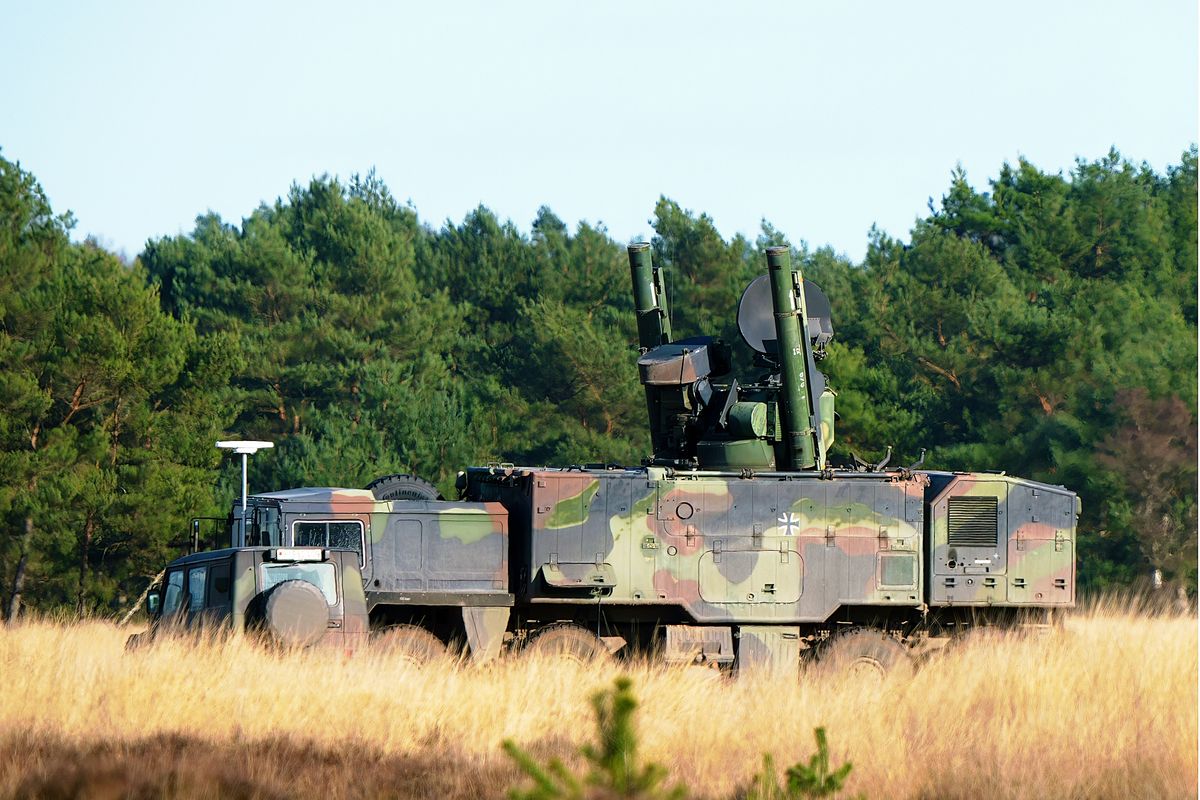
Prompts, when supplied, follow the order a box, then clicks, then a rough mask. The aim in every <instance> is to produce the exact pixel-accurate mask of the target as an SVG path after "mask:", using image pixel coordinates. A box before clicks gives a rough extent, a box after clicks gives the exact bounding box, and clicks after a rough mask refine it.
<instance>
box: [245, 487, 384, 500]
mask: <svg viewBox="0 0 1200 800" xmlns="http://www.w3.org/2000/svg"><path fill="white" fill-rule="evenodd" d="M253 497H258V498H263V499H266V500H291V501H303V502H307V503H329V502H335V501H336V502H339V503H344V502H347V501H351V502H363V503H374V502H375V495H374V494H373V493H372V492H371V490H369V489H345V488H339V487H336V486H301V487H299V488H296V489H284V490H283V491H281V492H263V493H261V494H256V495H253Z"/></svg>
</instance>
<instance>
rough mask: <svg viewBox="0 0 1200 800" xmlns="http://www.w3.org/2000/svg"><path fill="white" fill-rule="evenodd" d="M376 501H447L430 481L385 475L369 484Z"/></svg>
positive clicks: (408, 476) (414, 477) (406, 476)
mask: <svg viewBox="0 0 1200 800" xmlns="http://www.w3.org/2000/svg"><path fill="white" fill-rule="evenodd" d="M367 489H369V490H370V491H371V492H372V493H373V494H374V495H375V499H376V500H445V499H446V498H444V497H442V494H441V492H439V491H438V490H437V487H436V486H434V485H433V484H432V483H430V482H429V481H427V480H425V479H424V478H418V477H417V476H416V475H404V474H402V475H384V476H383V477H382V478H376V479H375V480H373V481H371V482H370V483H368V484H367Z"/></svg>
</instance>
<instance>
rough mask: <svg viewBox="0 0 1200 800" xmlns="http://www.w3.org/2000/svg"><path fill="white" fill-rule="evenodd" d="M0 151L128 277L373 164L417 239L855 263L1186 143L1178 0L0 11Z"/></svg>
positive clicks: (1191, 86) (1189, 21)
mask: <svg viewBox="0 0 1200 800" xmlns="http://www.w3.org/2000/svg"><path fill="white" fill-rule="evenodd" d="M0 19H2V20H3V36H2V37H0V41H2V42H3V44H0V90H2V92H3V96H2V98H3V99H2V102H0V153H2V154H3V156H4V157H5V158H7V159H9V160H12V161H19V162H20V163H21V165H22V166H23V167H24V168H25V169H27V170H29V171H31V172H33V173H34V174H35V175H36V176H37V177H38V178H39V180H40V181H41V183H42V185H43V187H44V188H45V190H46V192H47V194H48V195H49V197H50V199H51V202H52V203H53V205H54V207H55V209H56V210H58V211H66V210H71V211H72V212H73V213H74V214H75V216H76V218H77V220H78V225H77V228H76V235H77V236H78V237H80V238H82V237H83V236H86V235H94V236H96V237H97V238H98V239H100V241H102V242H103V243H105V244H106V245H108V246H110V247H112V248H114V249H117V250H124V251H125V252H126V253H127V254H128V255H130V256H133V255H136V254H137V253H138V252H140V251H141V249H142V246H143V245H144V243H145V241H146V240H147V239H148V238H152V237H158V236H163V235H173V234H176V233H180V232H189V231H190V230H191V229H192V227H193V222H194V219H195V217H196V216H197V215H198V214H201V213H203V212H205V211H206V210H209V209H211V210H213V211H216V212H217V213H219V214H220V215H221V216H222V217H224V218H225V219H226V220H227V221H232V222H235V223H237V222H240V221H241V219H242V218H243V217H245V216H246V215H248V214H250V213H251V212H252V211H253V210H254V208H256V207H257V206H258V205H259V203H261V202H263V201H267V202H270V201H273V200H274V199H275V198H276V197H278V196H280V195H282V194H285V193H286V192H287V190H288V187H289V186H290V185H291V184H292V183H294V182H297V181H299V182H305V181H307V180H308V179H309V178H310V177H311V176H313V175H315V174H322V173H330V174H335V175H339V176H342V177H348V176H349V175H351V174H353V173H355V172H360V173H365V172H367V171H368V170H370V169H371V168H375V170H376V171H377V173H378V175H379V176H380V177H381V178H383V180H384V181H385V182H386V183H387V185H388V186H389V187H390V188H391V190H392V192H393V193H394V194H395V195H396V196H397V197H398V198H399V199H400V200H402V201H404V200H409V201H411V202H412V203H413V205H415V206H416V208H417V211H418V212H419V214H420V216H421V218H422V220H423V221H425V222H426V223H428V224H432V225H433V226H434V227H439V226H441V225H442V224H443V223H444V222H445V221H446V220H447V219H449V220H455V221H457V220H461V219H462V217H463V215H464V214H466V213H467V212H468V211H470V210H471V209H472V208H474V207H475V206H476V205H478V204H480V203H482V204H484V205H486V206H488V207H489V208H491V209H492V210H493V211H495V212H496V213H497V214H498V215H500V216H501V217H502V218H509V219H512V220H513V221H514V222H515V223H516V224H517V225H518V227H520V228H521V229H522V230H524V231H528V228H529V223H530V222H531V221H532V219H533V217H534V215H535V213H536V211H537V208H538V207H539V206H541V205H548V206H550V207H551V208H552V209H553V210H554V211H555V213H557V214H558V215H559V216H560V217H562V218H563V219H564V220H566V221H567V222H568V223H569V224H571V225H574V224H575V223H576V222H578V221H579V220H581V219H586V220H588V221H590V222H593V223H603V224H604V225H605V226H606V227H607V228H608V231H609V233H610V234H611V235H612V236H613V237H614V238H616V239H618V240H622V241H624V240H628V239H632V238H637V237H641V236H645V235H648V234H649V232H650V226H649V225H648V224H647V220H648V219H649V218H650V217H651V215H652V213H653V209H654V203H655V201H656V200H657V198H658V197H659V195H660V194H661V195H666V196H668V197H670V198H672V199H674V200H676V201H678V202H679V203H680V204H682V205H683V206H684V207H686V208H690V209H693V210H695V211H697V212H699V211H704V212H707V213H709V214H710V215H711V216H712V217H713V218H714V220H715V221H716V224H717V226H718V228H719V230H720V231H721V232H722V233H723V234H725V235H726V236H727V237H728V236H729V235H732V234H733V233H735V232H742V233H745V234H747V235H749V236H751V237H753V236H754V235H755V234H756V233H757V232H758V230H759V222H760V220H761V219H763V218H766V219H768V220H770V221H771V222H772V223H773V224H774V225H775V226H776V227H777V228H779V229H780V230H782V231H783V232H784V233H786V234H787V235H788V236H789V237H790V238H791V239H792V240H793V241H799V240H805V241H807V242H808V243H809V244H810V245H811V246H820V245H824V244H830V245H832V246H833V247H834V248H835V249H836V250H838V251H841V252H844V253H846V254H847V255H849V256H850V257H852V258H854V259H859V258H861V257H862V255H863V252H864V250H865V247H866V242H867V233H868V230H869V228H870V226H871V225H872V224H877V225H878V226H879V227H880V228H882V229H883V230H885V231H887V232H888V233H890V234H892V235H896V236H901V237H906V236H907V233H908V231H909V229H910V227H911V225H912V223H913V221H914V219H915V218H917V217H918V216H920V215H922V214H923V213H924V211H925V207H926V202H927V200H928V198H929V197H931V196H932V197H934V198H935V199H938V198H940V197H941V195H942V194H943V193H944V191H945V190H946V188H947V186H948V183H949V177H950V172H951V170H952V169H953V168H954V166H955V164H956V163H961V164H962V165H963V167H964V168H965V169H966V170H967V174H968V178H969V179H970V180H971V182H972V183H973V184H975V185H976V186H979V187H986V181H987V179H988V178H989V177H992V176H994V175H995V174H996V173H997V171H998V170H999V168H1000V165H1001V164H1002V163H1003V162H1004V161H1006V160H1007V161H1010V162H1014V161H1015V160H1016V159H1017V158H1018V157H1020V156H1024V157H1026V158H1028V159H1029V160H1031V161H1032V162H1033V163H1034V164H1036V165H1037V166H1039V167H1040V168H1042V169H1045V170H1048V171H1058V170H1069V169H1070V168H1071V166H1072V165H1073V163H1074V160H1075V158H1076V157H1077V156H1081V157H1084V158H1088V159H1094V158H1098V157H1100V156H1102V155H1104V154H1105V153H1106V152H1107V151H1108V149H1109V147H1110V146H1114V145H1115V146H1116V147H1117V148H1118V149H1119V150H1120V151H1121V152H1122V154H1123V155H1125V156H1126V157H1128V158H1131V159H1133V160H1135V161H1143V160H1144V161H1147V162H1149V163H1150V164H1151V166H1153V167H1154V168H1155V169H1158V170H1162V169H1164V168H1165V167H1166V166H1167V165H1168V164H1172V163H1176V162H1178V160H1179V157H1180V154H1181V153H1182V151H1183V150H1184V149H1185V148H1186V147H1187V146H1188V145H1190V144H1191V143H1192V142H1194V141H1195V140H1196V139H1197V9H1196V2H1195V0H1162V1H1157V0H1140V1H1135V0H1128V1H1122V2H1086V3H1085V2H1053V1H1052V0H1037V1H1036V2H1028V1H1027V0H1018V1H1017V2H1004V3H998V2H996V3H987V4H983V3H967V2H962V1H961V0H956V1H955V2H927V3H899V2H828V0H826V1H825V2H819V3H817V2H812V3H801V2H759V3H728V2H726V3H705V2H697V1H696V0H692V2H655V3H650V2H592V3H576V2H565V1H564V2H525V3H517V2H513V3H498V2H479V3H474V2H471V3H467V2H438V3H430V2H426V3H421V4H416V3H382V2H381V3H369V2H356V3H305V2H279V3H252V2H223V1H221V2H212V1H211V0H210V1H209V2H203V3H174V2H160V1H159V2H106V3H85V2H78V3H62V2H22V3H15V2H11V0H0Z"/></svg>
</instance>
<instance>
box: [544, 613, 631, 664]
mask: <svg viewBox="0 0 1200 800" xmlns="http://www.w3.org/2000/svg"><path fill="white" fill-rule="evenodd" d="M522 653H525V654H528V655H530V656H533V657H535V658H559V659H562V660H564V661H574V662H575V663H576V664H589V663H591V662H593V661H607V660H609V659H610V658H611V654H610V653H609V652H608V648H607V647H605V646H604V642H602V641H600V638H599V637H598V636H596V634H594V633H592V632H591V631H589V630H587V629H585V628H583V627H582V626H579V625H574V624H572V623H560V624H558V625H550V626H548V627H545V628H542V629H541V630H540V631H538V632H537V633H535V634H534V635H533V636H532V637H531V638H530V639H529V641H528V642H527V643H526V644H525V646H524V647H523V648H522Z"/></svg>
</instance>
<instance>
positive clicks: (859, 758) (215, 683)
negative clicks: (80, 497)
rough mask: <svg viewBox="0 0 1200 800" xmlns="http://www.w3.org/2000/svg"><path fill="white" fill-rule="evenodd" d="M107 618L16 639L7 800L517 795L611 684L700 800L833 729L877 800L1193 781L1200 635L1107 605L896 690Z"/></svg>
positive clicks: (1, 669) (566, 746)
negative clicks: (291, 646) (477, 661)
mask: <svg viewBox="0 0 1200 800" xmlns="http://www.w3.org/2000/svg"><path fill="white" fill-rule="evenodd" d="M128 632H129V631H128V630H126V629H122V628H118V627H116V626H114V625H111V624H107V623H100V622H89V623H79V624H53V623H49V622H31V623H26V624H22V625H18V626H14V627H10V628H2V627H0V686H2V691H0V798H9V797H80V796H81V797H92V798H109V797H113V798H116V797H161V796H175V797H213V798H216V797H285V796H290V797H296V796H301V797H303V796H320V797H327V798H341V797H384V796H400V797H409V796H415V797H429V798H433V797H439V798H441V797H450V798H453V797H462V798H466V797H503V796H505V793H506V790H507V788H508V787H509V786H512V785H514V784H515V783H519V782H520V781H521V776H520V774H519V773H518V772H517V770H516V769H515V768H514V767H513V766H512V764H511V763H510V762H509V759H508V758H507V757H506V756H505V755H504V753H503V752H502V750H501V746H500V745H501V741H502V740H503V739H505V738H506V737H511V738H514V739H516V740H517V741H518V742H519V743H521V744H522V745H523V746H525V747H527V748H529V749H530V750H532V751H533V752H534V753H535V754H536V755H538V756H539V757H545V756H550V755H560V756H562V757H564V758H566V759H567V760H568V762H573V761H575V760H576V756H575V752H576V747H577V746H578V744H579V743H581V742H584V741H588V740H590V739H591V737H592V736H593V735H594V725H593V722H592V718H591V711H590V706H589V702H588V699H589V697H590V696H591V695H592V694H593V693H595V692H596V691H597V690H599V689H602V688H606V687H608V686H611V683H612V678H613V677H614V676H615V675H616V674H618V673H622V672H623V673H625V674H628V675H630V676H631V677H632V679H633V681H634V687H635V691H636V693H637V696H638V698H639V700H640V702H641V706H640V708H639V710H638V717H637V719H638V727H639V731H640V739H641V743H642V755H643V756H644V757H645V758H648V759H653V760H656V761H659V762H661V763H663V764H665V765H666V766H667V768H668V770H669V771H670V774H671V776H672V778H673V779H675V780H681V781H686V782H687V784H688V786H689V787H690V788H691V791H692V793H693V794H694V795H695V796H697V797H710V798H724V797H731V796H735V795H736V794H737V792H738V791H739V790H740V789H744V787H745V786H746V785H747V783H748V782H749V781H750V779H751V777H752V776H753V774H754V773H755V772H756V771H757V770H758V769H759V767H760V766H761V761H762V755H763V754H764V753H771V754H773V756H774V758H775V761H776V763H777V764H781V765H785V764H789V763H792V762H794V761H797V760H800V759H807V758H808V756H809V755H810V754H811V753H812V751H813V736H812V731H813V728H814V727H816V726H824V727H825V728H826V730H827V731H828V737H829V742H830V749H831V753H832V756H833V759H834V763H841V762H842V761H845V760H850V761H851V762H853V764H854V769H853V772H852V773H851V776H850V779H849V781H848V782H847V786H846V789H847V795H848V796H852V795H855V794H862V795H865V796H866V797H870V798H958V797H963V798H966V797H989V798H1008V797H1012V798H1017V797H1020V798H1040V797H1053V798H1056V799H1057V800H1063V799H1065V798H1128V797H1137V798H1176V797H1180V798H1181V797H1195V796H1196V785H1197V624H1196V619H1195V617H1192V616H1175V615H1147V614H1140V613H1136V612H1133V611H1127V610H1122V609H1120V608H1116V607H1114V606H1113V605H1112V604H1109V605H1108V606H1107V607H1104V606H1102V607H1098V608H1096V609H1093V610H1090V611H1085V612H1079V613H1077V614H1075V615H1074V616H1073V617H1071V618H1070V619H1068V621H1067V622H1066V624H1065V626H1064V628H1063V629H1062V630H1059V631H1056V632H1054V633H1053V634H1052V635H1050V636H1032V635H1029V636H1023V635H1016V634H1009V635H1005V636H991V635H986V634H975V635H973V636H972V637H971V638H970V640H969V641H966V642H964V643H962V644H959V645H957V646H955V647H954V648H953V649H951V650H948V651H947V652H945V653H944V654H941V655H939V656H938V657H936V658H935V659H932V660H931V661H929V662H928V663H926V664H925V665H924V666H923V667H922V668H921V669H920V670H918V671H917V672H916V673H915V674H914V675H913V676H911V677H908V678H905V679H902V680H899V679H894V680H889V681H885V682H884V683H883V684H882V685H864V684H862V683H847V682H845V681H841V680H838V679H836V678H829V677H820V676H816V675H808V676H805V678H804V679H803V680H802V681H800V682H799V683H793V682H791V681H781V680H771V679H761V680H753V681H752V680H742V681H733V680H726V679H723V678H721V677H719V676H716V675H714V674H713V673H711V672H709V671H707V670H701V669H687V670H681V669H674V670H671V669H663V668H659V667H652V666H647V665H638V664H616V665H594V666H589V667H578V666H575V665H571V664H562V663H550V662H543V663H536V662H530V661H528V660H522V659H510V660H505V661H502V662H499V663H496V664H493V665H489V666H486V667H476V666H470V665H457V664H444V665H439V666H437V667H426V668H423V669H418V668H412V667H409V666H407V665H405V664H400V663H389V662H387V661H385V660H382V659H380V658H377V657H373V656H369V655H365V656H363V655H360V656H356V657H354V658H349V659H346V658H341V657H338V656H335V655H331V654H315V655H314V654H308V655H304V654H290V655H289V654H278V653H272V652H269V651H266V650H264V649H261V648H259V647H257V646H255V645H254V644H253V643H251V642H249V641H245V640H237V639H234V640H230V641H226V642H222V643H218V644H216V645H213V644H204V645H201V644H197V643H196V642H193V641H170V642H165V643H162V644H161V645H159V646H156V647H153V648H149V649H147V650H145V651H141V652H137V653H133V654H128V655H127V654H126V653H124V651H123V643H124V639H125V636H126V635H127V633H128Z"/></svg>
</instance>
